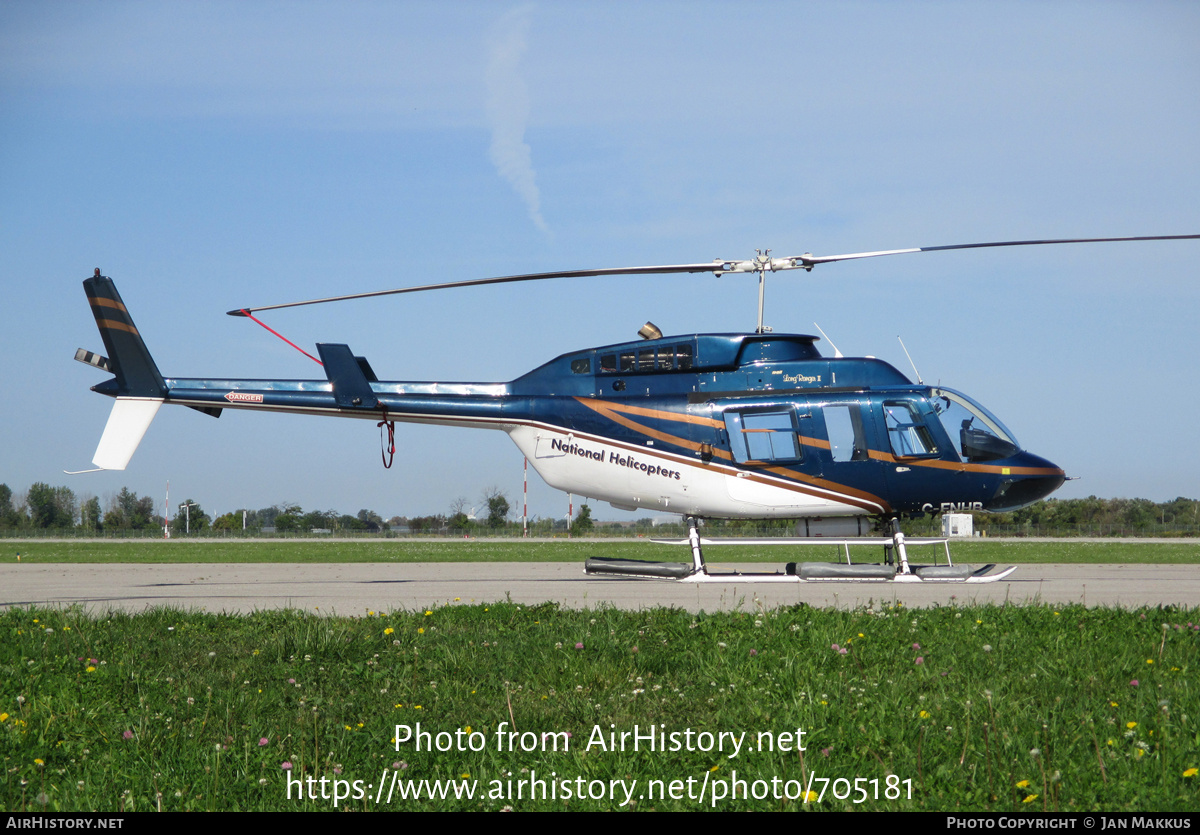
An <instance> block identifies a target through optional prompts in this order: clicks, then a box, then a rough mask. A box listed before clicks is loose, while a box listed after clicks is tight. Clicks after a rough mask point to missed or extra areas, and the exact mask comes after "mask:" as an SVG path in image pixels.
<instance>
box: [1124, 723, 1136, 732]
mask: <svg viewBox="0 0 1200 835" xmlns="http://www.w3.org/2000/svg"><path fill="white" fill-rule="evenodd" d="M1125 727H1126V728H1128V729H1129V730H1131V731H1132V730H1133V729H1134V728H1136V727H1137V722H1126V723H1125Z"/></svg>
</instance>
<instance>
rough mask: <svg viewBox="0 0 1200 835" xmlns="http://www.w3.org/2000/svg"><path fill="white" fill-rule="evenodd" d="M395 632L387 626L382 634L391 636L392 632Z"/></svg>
mask: <svg viewBox="0 0 1200 835" xmlns="http://www.w3.org/2000/svg"><path fill="white" fill-rule="evenodd" d="M395 631H396V630H395V629H392V627H390V626H389V627H388V628H387V629H385V630H383V634H384V635H391V634H392V633H393V632H395Z"/></svg>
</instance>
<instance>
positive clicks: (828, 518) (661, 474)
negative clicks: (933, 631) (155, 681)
mask: <svg viewBox="0 0 1200 835" xmlns="http://www.w3.org/2000/svg"><path fill="white" fill-rule="evenodd" d="M1194 238H1200V235H1167V236H1150V237H1126V238H1074V239H1060V240H1032V241H998V242H991V243H973V244H955V245H950V246H935V247H914V248H910V249H899V250H886V251H877V252H857V253H850V254H844V255H829V256H813V255H811V254H808V253H806V254H804V255H800V256H792V257H786V258H773V257H771V256H770V253H769V251H768V252H760V253H759V254H758V255H757V256H756V257H755V258H753V259H750V260H745V261H712V262H705V263H698V264H673V265H665V266H649V267H628V268H613V269H599V270H571V271H566V272H552V273H531V274H526V275H512V276H503V277H498V278H484V279H476V280H470V281H458V282H450V283H444V284H431V285H424V286H419V287H405V288H400V289H397V290H385V291H379V292H373V293H360V294H354V295H348V296H337V297H332V298H326V299H314V300H311V301H305V302H294V303H290V304H278V305H267V306H263V307H248V308H239V309H237V310H231V311H229V314H230V315H232V316H245V317H250V318H255V317H254V314H255V313H258V312H260V311H263V310H274V309H279V308H285V307H294V306H299V305H308V304H320V303H325V302H332V301H340V300H345V299H353V298H369V297H377V296H382V295H390V294H400V293H413V292H421V291H429V290H439V289H446V288H451V287H471V286H481V285H487V284H503V283H512V282H523V281H538V280H546V279H556V278H582V277H589V276H603V275H639V274H640V275H647V274H669V273H698V272H708V273H714V274H716V275H721V274H724V273H758V277H759V294H758V327H757V328H756V330H755V331H754V332H753V333H719V334H685V335H679V336H664V335H663V334H662V333H661V332H660V331H659V330H658V329H657V328H656V327H654V326H653V325H651V324H649V323H648V324H647V325H646V326H645V327H644V328H643V329H642V330H641V331H639V335H640V336H641V337H642V338H641V339H640V340H639V341H635V342H625V343H618V344H613V345H606V346H604V347H600V348H588V349H585V350H579V351H571V352H569V353H566V354H563V355H561V356H559V357H556V358H555V359H553V360H550V361H549V362H547V363H545V364H544V365H541V366H539V367H538V368H535V369H533V370H532V371H530V372H529V373H527V374H524V375H522V376H521V377H518V378H517V379H515V380H512V381H511V382H507V383H446V382H389V381H381V380H379V379H378V378H377V377H376V375H375V372H374V370H373V369H372V367H371V365H370V363H368V362H367V360H366V359H365V358H364V357H359V356H355V355H354V353H353V352H352V351H351V349H350V348H349V347H348V346H346V345H343V344H330V343H322V344H318V345H317V351H318V353H319V355H320V360H319V362H321V363H322V364H323V366H324V371H325V379H319V380H265V379H194V378H178V377H164V376H163V375H162V374H161V373H160V371H159V369H158V367H157V366H156V365H155V363H154V360H153V359H152V358H151V356H150V352H149V351H148V350H147V348H146V345H145V343H144V342H143V341H142V338H141V336H140V335H139V333H138V330H137V327H136V326H135V325H134V323H133V319H132V318H131V317H130V315H129V311H128V310H127V309H126V307H125V303H124V302H123V301H122V300H121V296H120V295H119V294H118V292H117V288H116V286H115V284H114V283H113V281H112V280H111V279H109V278H107V277H104V276H102V275H101V274H100V270H99V269H97V270H96V272H95V275H94V276H93V277H92V278H89V279H87V280H86V281H84V283H83V284H84V288H85V290H86V291H87V296H88V301H89V303H90V304H91V307H92V313H93V314H94V316H95V319H96V324H97V326H98V327H99V329H100V335H101V338H102V339H103V341H104V347H105V350H106V351H107V353H108V356H107V357H104V356H101V355H99V354H96V353H93V352H89V351H84V350H83V349H80V350H79V351H78V352H77V353H76V359H79V360H81V361H83V362H87V363H89V364H91V365H93V366H96V367H98V368H101V369H102V370H105V371H108V372H110V373H112V374H113V375H114V376H113V377H112V379H109V380H106V381H105V382H103V383H100V384H99V385H96V386H93V387H92V390H93V391H96V392H99V393H100V394H105V395H108V396H109V397H112V398H114V399H115V401H116V402H115V404H114V405H113V410H112V413H111V415H110V417H109V420H108V424H107V426H106V427H105V430H104V434H103V436H102V438H101V440H100V445H99V448H98V449H97V451H96V455H95V458H94V459H93V464H94V465H95V467H96V468H98V469H108V470H123V469H124V468H125V467H126V465H127V464H128V463H129V460H130V458H131V457H132V456H133V453H134V451H135V450H136V449H137V446H138V444H139V443H140V442H141V439H142V437H143V436H144V435H145V433H146V430H147V429H148V428H149V426H150V423H151V421H152V420H153V419H154V416H155V414H156V413H157V412H158V409H159V408H160V407H161V406H162V405H163V404H164V403H166V404H173V405H183V406H189V407H191V408H193V409H196V410H198V411H201V412H204V413H205V414H208V415H212V416H214V417H217V416H219V415H220V414H221V411H222V410H223V409H246V410H254V411H265V412H290V413H295V414H311V415H324V416H329V417H348V418H358V419H363V420H371V421H375V422H377V423H379V424H380V426H387V427H388V430H389V434H390V432H391V428H392V426H393V425H394V422H396V421H401V422H411V423H432V424H440V425H447V426H462V427H468V428H476V429H498V430H500V431H503V432H506V433H507V434H508V436H509V437H510V438H512V440H513V442H514V443H516V445H517V447H518V448H519V449H520V450H521V452H522V453H523V454H524V455H525V457H526V458H527V459H528V460H529V462H530V463H532V464H533V466H534V468H535V469H536V470H537V472H538V473H539V474H540V475H541V477H542V478H543V479H544V480H545V481H546V482H547V483H548V484H550V485H551V486H552V487H556V488H558V489H560V490H563V491H567V492H571V493H576V494H580V495H585V496H589V497H592V498H595V499H599V500H602V501H607V502H609V503H611V504H612V505H614V506H615V507H618V508H621V509H629V510H647V511H651V510H652V511H656V512H670V513H678V514H681V515H683V516H684V517H685V518H686V520H687V525H688V540H687V543H688V544H689V545H690V546H691V560H690V561H689V562H681V563H671V562H666V563H658V562H646V561H635V560H603V559H593V560H589V561H588V562H587V565H586V570H587V571H588V572H589V573H594V574H609V575H621V576H642V577H658V578H670V579H675V580H679V581H683V582H727V581H728V580H729V579H730V577H731V576H736V577H737V578H738V582H814V581H896V582H910V583H921V582H967V583H981V582H995V581H996V580H999V579H1001V578H1003V577H1005V576H1007V575H1008V574H1009V573H1011V572H1012V571H1013V570H1014V569H1013V568H1008V569H1006V570H1002V571H998V572H997V571H995V570H994V569H995V566H993V565H987V566H983V567H981V568H978V569H976V568H973V567H971V566H961V565H953V564H952V563H951V560H950V555H949V548H948V547H947V548H946V564H943V565H930V566H919V565H915V564H912V563H910V562H909V560H908V557H907V552H906V549H905V539H904V535H903V533H902V532H901V530H900V524H899V520H900V519H901V518H902V517H911V516H913V515H920V514H925V513H941V512H946V511H957V510H967V511H1008V510H1013V509H1015V508H1019V507H1022V506H1024V505H1027V504H1030V503H1032V502H1035V501H1037V500H1039V499H1041V498H1044V497H1045V496H1048V495H1050V494H1051V493H1053V492H1054V491H1055V490H1056V489H1058V487H1059V486H1060V485H1061V484H1062V483H1063V481H1064V480H1065V479H1066V474H1065V473H1064V472H1063V470H1062V468H1060V467H1058V466H1056V465H1055V464H1053V463H1051V462H1050V461H1048V460H1047V459H1045V458H1042V457H1039V456H1037V455H1034V454H1033V453H1030V452H1027V451H1025V450H1023V449H1021V446H1020V444H1019V443H1018V442H1017V440H1016V437H1015V436H1014V435H1013V433H1012V432H1010V431H1009V430H1008V429H1007V428H1006V427H1005V426H1004V424H1003V423H1001V422H1000V420H999V419H998V418H997V417H996V416H995V415H993V414H992V413H991V412H990V411H988V410H987V409H986V408H984V407H983V406H982V405H981V404H979V403H978V402H976V401H974V400H972V399H971V398H970V397H968V396H967V395H966V394H963V393H961V392H959V391H955V390H953V389H949V388H943V387H941V386H928V385H925V384H923V383H922V382H921V381H920V380H919V379H918V381H917V383H913V382H912V381H911V380H909V379H908V378H907V377H905V376H904V374H902V373H901V372H900V371H898V370H897V369H896V368H894V367H893V366H892V365H890V364H888V363H887V362H884V361H882V360H879V359H874V358H870V357H858V358H852V357H843V356H842V355H841V354H840V352H836V351H835V355H834V356H833V357H824V356H822V355H821V353H820V352H819V351H818V350H817V347H816V342H817V341H818V338H817V337H815V336H806V335H800V334H776V333H772V332H770V331H769V329H768V328H765V327H764V326H763V321H762V319H763V288H764V282H765V278H766V275H767V273H774V272H779V271H783V270H794V269H802V270H808V271H811V270H812V268H813V267H814V266H816V265H817V264H825V263H831V262H834V261H845V260H851V259H860V258H872V257H877V256H883V255H899V254H904V253H913V252H934V251H945V250H954V249H977V248H986V247H1008V246H1034V245H1044V244H1063V243H1098V242H1106V241H1107V242H1112V241H1152V240H1180V239H1194ZM256 321H257V319H256ZM260 324H261V323H260ZM264 327H265V325H264ZM314 359H315V358H314ZM392 450H393V451H394V445H393V447H392ZM869 517H883V518H885V519H888V520H890V526H891V535H890V536H887V537H859V536H856V537H852V538H850V537H847V538H845V539H844V540H840V541H842V542H844V543H846V544H847V548H846V557H847V558H846V562H844V563H842V562H837V563H814V562H806V563H800V564H795V563H790V564H788V565H787V567H786V570H784V571H781V572H778V573H773V574H736V575H729V574H719V573H713V572H710V571H709V570H708V568H707V566H706V564H705V561H704V556H703V553H702V544H709V543H710V540H702V539H701V537H700V534H699V530H698V528H699V524H700V521H701V520H703V519H706V518H710V519H778V518H788V519H791V518H801V519H807V520H809V522H808V524H807V526H806V528H807V530H808V531H809V532H811V533H815V534H820V533H822V532H829V531H832V532H844V531H845V525H846V522H847V521H848V520H855V521H856V522H858V523H859V524H857V525H856V527H857V528H859V529H864V530H865V529H866V527H867V526H866V525H864V524H862V523H864V522H865V521H866V520H867V519H868V518H869ZM718 541H720V540H712V542H718ZM726 541H728V540H726ZM740 541H741V542H749V540H740ZM798 541H813V540H811V539H801V540H797V539H792V540H759V541H757V542H759V544H763V543H767V542H769V543H772V544H778V543H780V542H798ZM819 541H821V542H826V543H828V542H830V541H831V539H830V538H829V537H824V538H821V539H820V540H819ZM914 541H915V540H909V544H912V543H913V542H914ZM922 541H923V542H931V541H932V542H942V543H944V542H945V540H922ZM849 543H858V544H876V545H884V546H885V558H884V561H883V562H882V563H881V564H862V563H857V564H856V563H851V562H850V559H849V548H848V544H849Z"/></svg>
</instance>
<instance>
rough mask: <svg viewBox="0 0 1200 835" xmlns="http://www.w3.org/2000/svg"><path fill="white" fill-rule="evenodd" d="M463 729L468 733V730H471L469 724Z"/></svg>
mask: <svg viewBox="0 0 1200 835" xmlns="http://www.w3.org/2000/svg"><path fill="white" fill-rule="evenodd" d="M463 730H464V731H466V732H467V733H470V732H471V726H470V725H467V726H466V727H465V728H463Z"/></svg>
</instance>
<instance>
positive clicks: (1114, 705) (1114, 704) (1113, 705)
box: [1108, 702, 1118, 707]
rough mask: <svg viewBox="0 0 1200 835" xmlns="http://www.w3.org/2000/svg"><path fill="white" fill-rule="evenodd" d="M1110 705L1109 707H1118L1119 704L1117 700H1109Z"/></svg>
mask: <svg viewBox="0 0 1200 835" xmlns="http://www.w3.org/2000/svg"><path fill="white" fill-rule="evenodd" d="M1108 706H1109V707H1117V706H1118V705H1117V702H1109V703H1108Z"/></svg>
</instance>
